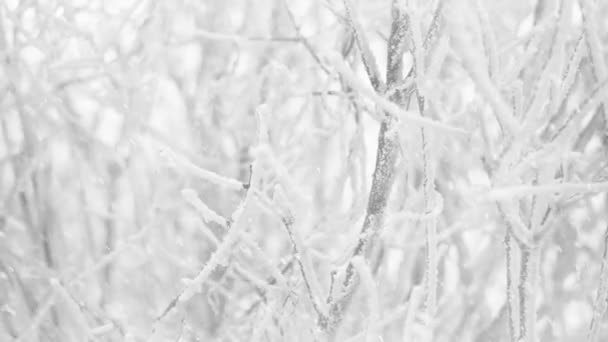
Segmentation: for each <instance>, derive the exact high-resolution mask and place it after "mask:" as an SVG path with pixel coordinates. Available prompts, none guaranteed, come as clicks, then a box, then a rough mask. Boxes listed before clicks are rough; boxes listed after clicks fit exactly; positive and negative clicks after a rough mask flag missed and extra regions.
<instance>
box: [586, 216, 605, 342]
mask: <svg viewBox="0 0 608 342" xmlns="http://www.w3.org/2000/svg"><path fill="white" fill-rule="evenodd" d="M607 300H608V227H606V232H605V233H604V252H603V254H602V266H601V269H600V276H599V281H598V288H597V293H596V295H595V302H594V304H593V318H592V319H591V325H590V326H589V332H588V333H587V342H595V341H597V336H598V335H599V331H600V327H601V325H602V318H603V317H604V314H605V313H606V308H607V307H608V302H607Z"/></svg>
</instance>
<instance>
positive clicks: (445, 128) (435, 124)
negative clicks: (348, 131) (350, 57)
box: [328, 56, 469, 137]
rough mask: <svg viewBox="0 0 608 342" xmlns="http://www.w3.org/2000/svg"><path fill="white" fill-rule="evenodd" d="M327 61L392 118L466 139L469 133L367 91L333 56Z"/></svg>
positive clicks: (340, 61)
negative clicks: (405, 108)
mask: <svg viewBox="0 0 608 342" xmlns="http://www.w3.org/2000/svg"><path fill="white" fill-rule="evenodd" d="M328 59H329V60H330V61H331V64H332V65H333V66H334V67H335V68H336V70H337V71H338V72H339V73H340V75H341V76H342V78H343V79H344V80H345V81H346V82H347V83H348V84H349V86H350V87H351V88H353V90H356V91H357V92H359V93H360V94H361V95H363V96H365V97H367V98H368V99H369V100H371V101H373V102H374V103H375V104H376V105H378V106H379V107H380V108H381V109H383V110H384V111H385V112H386V113H387V114H390V115H391V116H393V117H396V118H399V119H402V120H405V121H409V122H411V123H415V124H418V125H421V126H424V127H428V128H430V129H434V130H438V131H441V132H444V133H451V134H455V133H456V134H458V135H459V136H464V137H468V136H469V133H468V132H467V131H465V130H463V129H461V128H457V127H453V126H450V125H447V124H444V123H441V122H439V121H435V120H432V119H429V118H426V117H421V116H420V115H418V114H417V113H414V112H411V111H407V110H404V109H402V108H400V107H399V106H398V105H396V104H395V103H393V102H391V101H390V100H388V99H386V98H384V97H383V96H380V95H378V94H377V93H375V92H374V91H373V90H371V89H369V87H367V86H365V85H364V84H362V83H361V82H360V81H359V80H358V79H357V77H356V76H355V75H354V74H353V72H352V71H351V70H349V68H348V67H347V66H346V65H345V64H344V62H343V61H342V60H340V59H339V58H337V57H334V56H328Z"/></svg>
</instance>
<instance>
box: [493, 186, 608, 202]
mask: <svg viewBox="0 0 608 342" xmlns="http://www.w3.org/2000/svg"><path fill="white" fill-rule="evenodd" d="M607 191H608V182H600V183H557V184H543V185H518V186H507V187H500V188H494V189H492V190H490V191H489V192H488V193H487V195H486V198H487V199H490V200H502V199H509V198H510V199H514V198H521V197H524V196H529V195H541V194H544V195H553V194H562V195H563V194H573V193H594V192H607Z"/></svg>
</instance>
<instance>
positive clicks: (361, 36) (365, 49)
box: [344, 0, 385, 93]
mask: <svg viewBox="0 0 608 342" xmlns="http://www.w3.org/2000/svg"><path fill="white" fill-rule="evenodd" d="M344 7H346V15H347V18H348V22H349V24H350V26H351V27H352V29H353V31H354V34H355V39H356V41H357V46H358V47H359V51H361V60H362V61H363V66H364V67H365V71H366V72H367V76H368V77H369V80H370V82H371V83H372V86H373V87H374V90H375V91H376V92H378V93H382V92H383V89H384V88H385V86H384V84H383V83H382V79H381V78H380V71H379V70H378V65H377V64H376V58H375V57H374V54H373V53H372V49H371V47H370V46H369V42H368V40H367V37H366V36H365V32H364V31H363V26H362V25H361V23H360V22H359V18H358V16H357V12H356V10H355V8H354V7H353V5H352V3H351V0H344Z"/></svg>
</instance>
